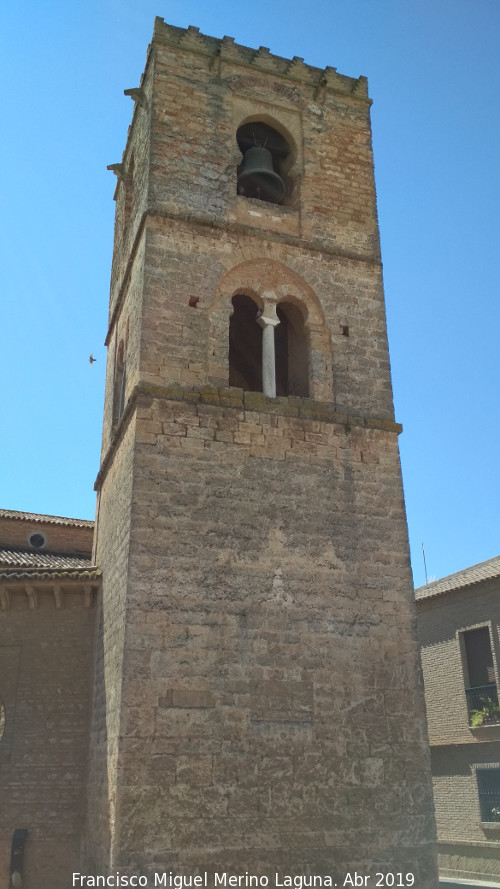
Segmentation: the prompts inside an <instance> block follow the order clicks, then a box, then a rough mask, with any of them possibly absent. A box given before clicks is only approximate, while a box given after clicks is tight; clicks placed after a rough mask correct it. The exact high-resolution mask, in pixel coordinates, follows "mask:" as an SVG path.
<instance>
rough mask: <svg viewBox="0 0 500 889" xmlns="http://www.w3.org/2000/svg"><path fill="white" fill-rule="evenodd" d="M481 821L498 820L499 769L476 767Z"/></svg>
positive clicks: (499, 819)
mask: <svg viewBox="0 0 500 889" xmlns="http://www.w3.org/2000/svg"><path fill="white" fill-rule="evenodd" d="M476 778H477V790H478V794H479V808H480V810H481V821H500V769H476Z"/></svg>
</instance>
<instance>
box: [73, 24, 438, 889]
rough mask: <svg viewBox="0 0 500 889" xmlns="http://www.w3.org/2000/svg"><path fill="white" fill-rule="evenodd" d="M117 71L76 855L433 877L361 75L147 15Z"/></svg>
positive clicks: (172, 866) (130, 864) (132, 863)
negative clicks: (134, 66) (138, 45)
mask: <svg viewBox="0 0 500 889" xmlns="http://www.w3.org/2000/svg"><path fill="white" fill-rule="evenodd" d="M127 92H128V93H129V94H130V95H131V96H132V98H133V100H134V102H135V110H134V117H133V121H132V125H131V127H130V131H129V135H128V140H127V145H126V148H125V152H124V155H123V160H122V163H121V164H117V165H116V166H115V167H114V169H115V172H116V173H117V175H118V180H117V190H116V202H117V210H116V230H115V245H114V255H113V269H112V281H111V303H110V314H109V331H108V337H107V343H108V346H109V358H108V368H107V383H106V402H105V416H104V433H103V450H102V462H101V468H100V472H99V476H98V480H97V490H98V493H99V499H98V503H99V506H98V528H97V533H96V558H97V563H98V565H99V567H100V568H101V569H102V573H103V591H102V601H101V618H100V629H99V638H98V644H97V650H96V673H95V693H94V704H93V721H92V731H91V754H90V770H89V789H88V812H89V815H88V824H87V829H86V837H85V844H84V865H82V867H83V869H84V870H86V872H87V873H96V874H102V873H107V872H109V871H111V872H114V871H115V870H120V871H121V872H122V873H124V874H129V873H130V874H132V873H134V874H145V875H147V876H148V877H149V878H150V881H151V882H150V885H153V882H152V879H153V878H152V875H153V873H154V872H157V873H161V872H164V871H165V872H167V873H168V872H170V871H171V872H172V873H174V874H186V875H192V874H196V873H197V872H204V871H207V872H208V884H209V885H211V881H212V880H213V874H214V872H218V873H222V872H226V873H230V874H236V875H244V874H245V872H247V873H248V874H250V875H267V876H268V877H269V880H270V885H273V883H274V875H275V874H276V873H281V874H331V875H333V876H334V877H335V878H336V879H338V880H343V879H344V874H345V872H347V871H351V872H353V871H354V870H356V871H357V872H358V874H366V875H368V874H372V875H373V876H372V879H371V883H370V884H369V885H373V884H374V883H375V876H374V875H375V873H376V871H382V872H386V871H389V872H391V873H397V872H402V873H403V875H406V874H407V873H409V872H410V873H414V874H415V885H416V886H418V887H419V889H423V887H431V886H432V887H434V886H435V870H434V847H433V836H434V834H433V815H432V802H431V786H430V778H429V762H428V751H427V740H426V729H425V717H424V704H423V693H422V686H421V682H420V674H419V665H418V650H417V645H416V642H415V638H414V617H413V601H412V598H413V597H412V579H411V573H410V567H409V556H408V543H407V529H406V520H405V511H404V503H403V494H402V487H401V477H400V468H399V458H398V443H397V437H398V432H399V431H400V427H399V426H398V425H397V423H395V422H394V417H393V406H392V395H391V381H390V370H389V358H388V349H387V340H386V324H385V315H384V298H383V290H382V270H381V261H380V253H379V237H378V229H377V215H376V205H375V188H374V179H373V164H372V153H371V138H370V121H369V109H370V100H369V99H368V96H367V84H366V80H365V78H363V77H360V78H359V79H352V78H350V77H345V76H342V75H340V74H338V73H337V72H336V70H335V68H326V69H325V70H324V71H320V70H319V69H316V68H313V67H310V66H308V65H307V64H305V63H304V62H303V60H302V59H300V58H297V57H295V58H293V59H292V60H291V61H290V60H287V59H283V58H280V57H277V56H274V55H272V54H271V53H270V52H269V50H268V49H266V48H264V47H261V48H260V49H259V50H253V49H248V48H247V47H244V46H239V45H237V44H235V42H234V40H233V39H231V38H228V37H224V38H223V39H222V40H218V39H214V38H211V37H206V36H203V35H201V34H200V33H199V32H198V30H197V29H196V28H188V29H187V30H183V29H180V28H175V27H169V26H168V25H166V24H165V23H164V22H163V20H162V19H157V21H156V24H155V30H154V35H153V41H152V44H151V47H150V49H149V53H148V58H147V64H146V69H145V72H144V75H143V77H142V81H141V84H140V86H139V87H138V88H137V89H133V90H129V91H127ZM167 885H168V884H167ZM339 885H342V883H341V882H339ZM382 885H385V884H382ZM387 885H391V884H390V883H389V884H387ZM394 885H396V883H395V884H394ZM399 885H408V883H406V882H405V883H403V884H401V883H400V884H399Z"/></svg>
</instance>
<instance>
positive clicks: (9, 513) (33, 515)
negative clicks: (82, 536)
mask: <svg viewBox="0 0 500 889" xmlns="http://www.w3.org/2000/svg"><path fill="white" fill-rule="evenodd" d="M0 519H18V520H19V521H21V522H44V523H46V524H50V525H72V526H73V527H77V528H92V527H93V525H94V522H93V521H90V520H88V519H68V518H65V517H64V516H58V515H42V514H40V513H37V512H19V511H18V510H16V509H0Z"/></svg>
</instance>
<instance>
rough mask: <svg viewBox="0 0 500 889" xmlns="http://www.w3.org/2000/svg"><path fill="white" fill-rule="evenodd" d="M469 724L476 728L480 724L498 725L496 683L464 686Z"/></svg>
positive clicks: (499, 711)
mask: <svg viewBox="0 0 500 889" xmlns="http://www.w3.org/2000/svg"><path fill="white" fill-rule="evenodd" d="M465 695H466V698H467V708H468V711H469V725H470V726H471V728H478V727H479V726H482V725H500V707H499V706H498V693H497V687H496V684H495V683H494V682H493V683H490V684H489V685H476V686H474V688H466V689H465Z"/></svg>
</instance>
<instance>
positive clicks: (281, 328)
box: [274, 302, 309, 398]
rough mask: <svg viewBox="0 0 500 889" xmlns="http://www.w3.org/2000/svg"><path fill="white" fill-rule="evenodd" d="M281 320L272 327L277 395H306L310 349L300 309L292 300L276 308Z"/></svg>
mask: <svg viewBox="0 0 500 889" xmlns="http://www.w3.org/2000/svg"><path fill="white" fill-rule="evenodd" d="M276 314H277V315H278V318H279V321H280V323H279V324H278V326H277V327H276V328H275V331H274V337H275V339H274V347H275V353H276V395H297V396H299V397H301V398H308V397H309V349H308V345H307V336H306V330H305V327H304V318H303V316H302V313H301V312H300V310H299V309H298V308H297V306H295V305H293V303H287V302H284V303H280V304H279V305H278V306H277V308H276Z"/></svg>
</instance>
